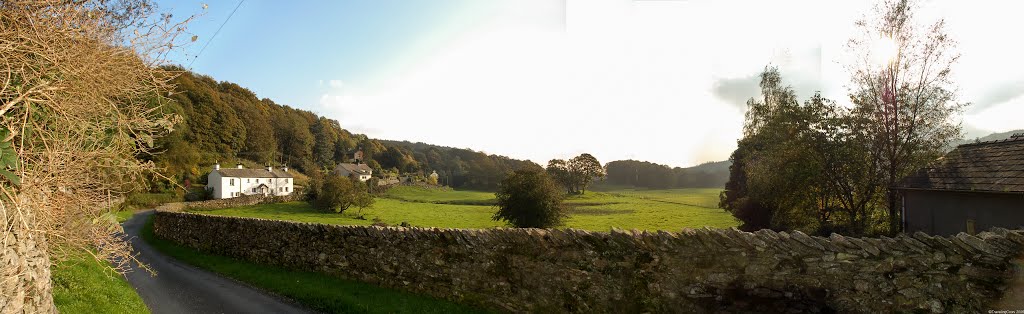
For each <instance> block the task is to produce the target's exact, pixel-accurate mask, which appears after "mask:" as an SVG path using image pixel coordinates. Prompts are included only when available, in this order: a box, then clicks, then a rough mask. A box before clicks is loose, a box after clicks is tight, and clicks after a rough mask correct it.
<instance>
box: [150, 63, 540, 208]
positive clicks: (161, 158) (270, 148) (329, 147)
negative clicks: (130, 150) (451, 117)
mask: <svg viewBox="0 0 1024 314" xmlns="http://www.w3.org/2000/svg"><path fill="white" fill-rule="evenodd" d="M171 70H176V71H181V72H182V74H181V75H180V76H178V77H177V78H175V79H174V81H173V83H174V84H175V85H176V89H175V93H173V94H172V95H171V96H170V98H171V99H172V100H173V102H171V103H168V104H164V105H163V106H161V108H162V109H161V110H164V111H166V112H167V113H173V114H175V115H177V116H179V117H180V118H181V119H180V121H177V123H176V124H175V126H174V130H173V131H172V132H170V133H169V134H168V135H167V136H164V137H162V138H160V139H159V140H158V141H157V143H156V146H157V148H158V149H157V150H156V151H157V152H156V153H154V154H151V155H146V156H140V158H141V159H144V160H152V161H153V162H155V163H156V164H157V166H158V167H160V168H161V169H163V170H162V175H164V176H166V177H167V178H168V179H170V180H163V179H162V178H153V180H151V181H152V183H153V185H152V189H154V190H169V189H172V187H173V184H171V182H174V183H178V184H182V183H186V182H190V183H193V184H196V183H204V182H206V174H207V173H209V169H210V165H212V164H213V163H215V162H218V161H219V162H221V163H222V164H233V163H234V162H236V161H242V160H248V161H252V162H255V163H258V164H272V165H281V164H284V165H288V166H290V167H292V168H294V169H298V170H300V171H302V172H304V173H309V172H312V171H320V170H330V169H333V168H334V166H335V165H336V164H337V163H339V162H347V161H348V160H349V159H350V158H351V153H352V152H354V151H355V150H356V149H362V150H363V155H364V161H365V162H366V164H367V165H369V166H370V167H371V168H372V169H373V170H374V173H375V174H381V173H384V172H391V173H394V172H400V173H418V174H424V173H427V174H429V173H430V171H435V170H436V171H437V172H438V174H439V175H441V176H442V178H444V179H443V182H442V183H445V184H448V185H450V186H453V187H461V188H474V189H495V188H496V187H497V185H498V182H499V181H500V180H501V179H502V178H503V177H504V175H505V174H506V173H508V172H510V171H512V170H515V169H518V168H522V167H536V168H540V166H539V165H537V164H535V163H533V162H530V161H523V160H515V159H511V158H507V157H504V156H497V155H488V154H485V153H482V152H476V151H472V150H469V149H459V148H450V147H441V146H435V145H429V144H423V143H416V144H412V143H408V142H394V141H383V140H376V139H372V138H369V137H367V136H366V135H364V134H353V133H351V132H349V131H348V130H345V129H344V128H342V126H341V125H340V124H339V123H338V121H336V120H333V119H328V118H325V117H321V116H318V115H317V114H315V113H313V112H310V111H307V110H301V109H296V108H292V107H289V106H287V105H281V104H277V103H275V102H274V101H272V100H270V99H267V98H263V99H259V98H257V97H256V94H255V93H253V92H252V91H250V90H248V89H246V88H244V87H242V86H239V85H238V84H235V83H231V82H217V81H216V80H214V79H213V78H211V77H209V76H205V75H197V74H194V73H191V72H188V71H184V70H183V69H181V68H171ZM168 181H171V182H168Z"/></svg>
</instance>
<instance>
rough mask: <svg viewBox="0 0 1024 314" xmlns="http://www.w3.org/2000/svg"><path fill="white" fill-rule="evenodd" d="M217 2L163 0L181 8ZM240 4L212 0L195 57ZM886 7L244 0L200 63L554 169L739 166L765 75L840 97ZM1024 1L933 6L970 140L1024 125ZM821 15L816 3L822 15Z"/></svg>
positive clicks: (420, 136)
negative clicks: (855, 40) (870, 18)
mask: <svg viewBox="0 0 1024 314" xmlns="http://www.w3.org/2000/svg"><path fill="white" fill-rule="evenodd" d="M203 3H204V2H203V1H193V0H181V1H160V5H161V8H162V9H164V10H171V12H172V13H174V15H175V16H176V17H177V18H183V17H186V16H189V15H192V14H197V13H201V12H203V10H202V4H203ZM236 4H238V2H236V1H210V2H209V3H208V5H209V8H208V9H207V10H206V13H205V15H203V16H200V17H199V18H198V19H197V20H196V21H194V22H193V23H191V25H190V29H189V30H190V32H191V33H193V34H195V35H198V36H199V40H198V41H197V42H196V43H194V44H192V45H191V46H188V47H185V49H184V50H183V51H182V54H177V55H174V56H173V57H172V60H170V61H171V62H173V63H179V64H182V65H185V66H187V65H188V64H189V63H190V62H191V61H192V56H193V55H195V54H196V53H198V52H199V50H200V48H202V46H203V45H204V44H205V43H206V42H207V40H209V39H210V37H211V36H212V35H213V33H214V32H215V31H216V29H217V27H219V26H220V25H221V23H222V22H223V21H224V20H225V18H227V16H228V14H229V13H230V12H231V10H232V9H234V8H235V5H236ZM871 4H872V2H871V1H865V0H861V1H818V0H778V1H758V0H679V1H631V0H466V1H454V0H433V1H394V0H386V1H378V0H375V1H369V0H366V1H354V0H344V1H294V2H271V1H266V0H262V1H261V0H249V1H246V2H244V3H243V4H242V5H241V7H240V8H239V9H238V11H237V12H236V13H235V15H234V17H233V18H232V19H231V20H230V21H229V22H228V23H227V24H226V26H224V28H223V30H222V31H221V32H220V34H219V35H217V37H216V38H214V39H213V41H212V42H211V43H210V45H209V47H208V48H207V49H206V50H205V52H203V53H202V55H201V56H199V58H198V59H197V60H196V61H195V63H194V65H193V67H192V68H193V70H194V71H195V72H198V73H202V74H207V75H210V76H212V77H214V78H215V79H217V80H222V81H223V80H226V81H231V82H235V83H238V84H239V85H241V86H244V87H247V88H249V89H250V90H252V91H253V92H255V93H256V94H257V95H258V96H259V97H265V98H270V99H273V100H274V101H275V102H277V103H280V104H285V105H289V106H292V107H297V108H302V109H306V110H311V111H313V112H316V113H318V114H321V115H325V116H327V117H329V118H333V119H336V120H338V121H339V122H340V123H341V125H342V127H344V128H347V129H349V130H351V131H353V132H357V133H365V134H368V135H369V136H371V137H375V138H384V139H395V140H409V141H414V142H415V141H422V142H426V143H431V144H438V145H445V146H454V147H465V148H471V149H475V150H482V151H485V152H487V153H494V154H501V155H507V156H510V157H514V158H520V159H530V160H533V161H535V162H538V163H541V164H543V163H545V162H546V161H547V160H548V159H551V158H569V157H572V156H575V155H578V154H580V153H583V152H588V153H591V154H593V155H595V156H596V157H597V158H598V159H599V160H601V161H602V162H608V161H612V160H619V159H639V160H648V161H653V162H657V163H662V164H667V165H671V166H689V165H694V164H697V163H700V162H706V161H717V160H725V159H727V158H728V156H729V153H731V152H732V150H733V149H735V143H736V140H737V139H738V138H739V137H740V136H741V129H742V123H743V111H744V106H743V104H744V102H745V100H746V99H748V98H750V97H754V96H757V93H758V90H757V79H756V78H757V74H758V72H760V71H761V70H762V69H763V68H764V67H765V65H768V64H773V65H777V66H779V67H780V70H781V71H782V75H783V77H784V79H785V80H786V81H787V82H788V83H790V84H792V85H793V86H794V88H795V90H796V91H797V92H798V94H799V96H800V97H801V98H802V99H806V98H807V97H808V96H810V95H811V94H812V93H813V92H814V91H820V92H821V93H822V94H823V95H824V96H825V97H828V98H830V99H835V100H837V101H839V102H840V103H842V102H844V101H846V98H847V97H846V96H845V95H846V87H845V85H846V84H847V82H848V81H849V78H848V74H846V72H845V70H844V68H843V66H842V60H844V59H843V58H845V57H847V56H845V55H844V53H846V52H845V48H844V44H845V41H846V39H848V38H849V36H850V35H851V34H852V30H853V22H854V20H855V19H856V18H858V17H859V16H860V14H862V13H865V12H867V10H868V9H869V8H870V6H871ZM1022 9H1024V4H1021V3H1016V2H1009V1H999V0H982V1H978V2H964V1H956V0H926V1H923V6H922V8H921V10H920V16H921V17H923V18H924V19H925V20H932V19H934V18H938V17H943V18H946V20H947V22H948V32H949V34H950V35H951V36H953V37H954V38H956V39H957V40H958V41H959V42H960V46H959V52H960V53H962V58H961V60H960V63H959V64H958V65H957V66H956V67H954V78H955V79H957V81H958V82H959V83H960V89H961V90H960V91H961V93H960V94H961V97H960V99H961V100H962V101H967V102H972V103H974V106H972V107H970V108H969V109H968V110H966V111H965V113H964V115H963V116H962V122H963V124H964V127H965V129H966V130H967V131H968V135H969V136H981V135H985V134H987V133H989V132H1002V131H1008V130H1011V129H1018V128H1024V123H1022V122H1020V119H1019V117H1020V116H1022V115H1024V58H1019V56H1017V54H1018V52H1019V51H1020V50H1021V48H1024V47H1022V46H1024V43H1019V42H1017V41H1012V40H1007V39H1006V38H1001V37H999V36H992V34H993V33H1000V32H1007V31H1016V30H1020V29H1024V20H1022V19H1019V18H1017V16H1016V13H1015V12H1020V11H1021V10H1022ZM807 12H815V14H807Z"/></svg>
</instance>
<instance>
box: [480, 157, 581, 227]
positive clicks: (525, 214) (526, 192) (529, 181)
mask: <svg viewBox="0 0 1024 314" xmlns="http://www.w3.org/2000/svg"><path fill="white" fill-rule="evenodd" d="M494 194H495V196H496V198H497V199H498V204H497V207H498V212H497V213H495V214H494V217H492V218H493V219H494V220H503V221H506V222H508V223H510V224H512V225H513V226H516V227H519V228H549V227H554V226H558V225H559V224H561V221H562V218H563V217H564V216H565V214H564V211H563V207H562V196H563V192H562V189H561V188H559V187H558V185H556V184H555V182H554V180H552V179H551V177H549V176H548V175H547V174H546V173H544V172H543V171H540V170H536V169H520V170H516V171H515V172H513V173H512V174H510V175H509V176H508V177H506V178H505V179H504V180H502V181H501V184H500V185H499V186H498V192H497V193H494Z"/></svg>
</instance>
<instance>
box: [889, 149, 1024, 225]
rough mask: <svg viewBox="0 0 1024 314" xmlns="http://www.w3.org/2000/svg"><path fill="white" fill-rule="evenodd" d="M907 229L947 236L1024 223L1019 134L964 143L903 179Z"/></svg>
mask: <svg viewBox="0 0 1024 314" xmlns="http://www.w3.org/2000/svg"><path fill="white" fill-rule="evenodd" d="M895 188H896V189H897V190H898V191H899V192H900V194H901V195H902V196H903V204H902V205H903V224H904V230H906V231H907V232H915V231H922V232H925V233H929V234H937V235H951V234H956V233H960V232H966V233H971V234H973V233H975V232H980V231H985V230H988V229H989V228H992V227H1003V228H1008V229H1020V228H1022V227H1024V136H1021V135H1019V134H1016V135H1014V137H1012V138H1010V139H1005V140H998V141H991V142H981V143H973V144H964V145H960V146H958V147H957V148H956V149H954V150H953V151H951V152H949V153H948V154H946V156H945V157H943V158H940V159H939V160H937V161H935V162H934V163H932V164H931V165H930V166H929V167H926V168H924V169H921V170H919V171H918V172H917V173H915V174H914V175H911V176H909V177H907V178H905V179H904V180H903V181H902V182H901V183H900V184H899V185H898V186H896V187H895Z"/></svg>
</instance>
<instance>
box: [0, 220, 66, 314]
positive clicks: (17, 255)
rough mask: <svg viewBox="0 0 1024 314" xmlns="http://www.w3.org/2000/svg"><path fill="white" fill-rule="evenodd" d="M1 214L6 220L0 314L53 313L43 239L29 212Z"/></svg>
mask: <svg viewBox="0 0 1024 314" xmlns="http://www.w3.org/2000/svg"><path fill="white" fill-rule="evenodd" d="M4 205H9V204H4ZM3 210H4V211H5V214H6V215H5V216H7V217H6V218H7V219H6V221H5V225H4V230H3V234H2V235H0V237H2V239H0V241H2V245H3V247H0V263H2V265H0V266H2V267H0V313H4V314H7V313H56V312H57V308H56V307H54V305H53V295H52V291H51V289H52V288H51V285H50V257H49V254H48V253H47V251H46V249H47V247H46V238H45V236H44V235H43V234H42V233H41V232H39V231H37V230H38V229H37V228H34V227H35V220H34V219H33V217H31V215H30V214H27V212H29V211H30V210H26V209H25V208H21V210H17V209H14V208H11V207H7V208H5V209H3Z"/></svg>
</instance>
